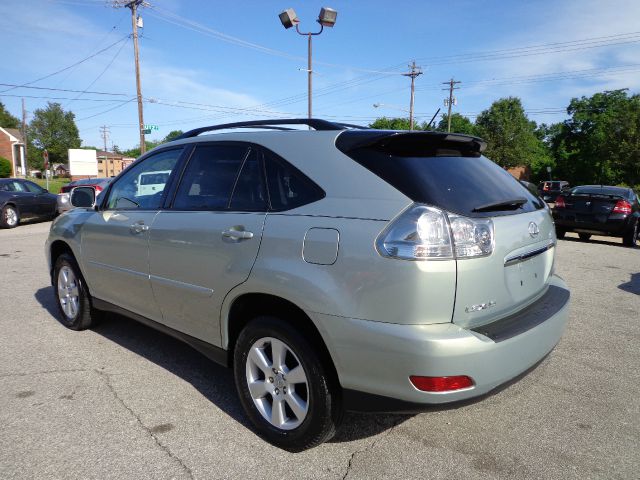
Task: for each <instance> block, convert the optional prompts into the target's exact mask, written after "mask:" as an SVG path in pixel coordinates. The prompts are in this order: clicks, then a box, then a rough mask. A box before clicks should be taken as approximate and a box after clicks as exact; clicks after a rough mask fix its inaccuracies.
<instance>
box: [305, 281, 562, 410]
mask: <svg viewBox="0 0 640 480" xmlns="http://www.w3.org/2000/svg"><path fill="white" fill-rule="evenodd" d="M551 283H552V286H553V287H554V288H555V289H557V290H556V293H558V290H560V291H561V293H562V292H563V293H564V294H562V295H555V296H554V299H553V300H552V301H546V302H545V301H542V302H536V303H535V304H534V305H532V306H530V307H529V308H528V309H527V312H526V315H527V316H528V318H529V321H531V322H533V323H531V324H529V325H528V326H527V327H526V328H524V329H523V328H522V326H518V325H517V321H514V318H515V317H511V320H509V321H507V322H506V323H505V324H503V325H502V326H497V327H495V328H494V331H493V333H494V334H495V333H496V332H498V331H501V332H505V331H506V332H510V333H507V334H503V335H498V336H495V337H494V338H496V340H492V339H491V338H489V336H487V335H489V334H490V333H489V332H488V331H487V332H485V333H486V334H487V335H483V334H482V333H479V332H478V331H472V330H468V329H464V328H461V327H459V326H457V325H455V324H452V323H443V324H435V325H398V324H390V323H382V322H372V321H367V320H358V319H353V318H344V317H336V316H329V315H322V314H317V313H310V315H311V317H312V318H313V319H314V320H315V321H316V325H318V327H319V329H320V331H321V333H322V334H323V336H325V341H326V344H327V345H328V347H329V350H330V353H331V355H332V357H333V360H334V363H335V366H336V369H337V371H338V376H339V379H340V383H341V385H342V387H343V388H344V389H345V400H346V401H347V408H348V409H350V410H359V411H402V410H407V409H408V410H414V409H415V406H416V405H417V406H420V405H430V404H441V403H448V402H455V401H460V400H466V399H469V398H473V397H477V396H480V395H483V394H485V393H487V392H489V391H491V390H493V389H494V388H496V387H498V386H499V385H501V384H504V383H506V382H508V381H509V380H512V379H513V378H515V377H517V376H518V375H520V374H522V373H523V372H525V371H527V370H528V369H529V368H531V367H532V366H534V365H535V364H536V363H538V362H539V361H540V360H542V359H543V358H544V357H545V356H546V355H547V354H548V353H549V352H550V351H551V350H552V349H553V347H554V346H555V345H556V343H557V342H558V340H559V339H560V337H561V336H562V333H563V331H564V329H565V325H566V322H567V318H568V307H569V295H568V289H567V287H566V285H565V283H564V282H563V281H562V280H561V279H560V278H559V277H552V282H551ZM545 296H546V295H545ZM543 298H544V297H543ZM507 320H508V319H507ZM516 320H517V319H516ZM523 321H527V320H526V319H525V320H523ZM497 323H499V322H496V324H497ZM514 326H515V327H514ZM488 327H489V326H485V327H484V328H485V329H486V328H488ZM514 328H515V330H514ZM510 329H511V330H510ZM518 329H519V330H518ZM523 330H524V331H523ZM410 375H422V376H454V375H468V376H470V377H471V378H472V379H473V380H474V386H473V387H471V388H468V389H465V390H459V391H454V392H446V393H430V392H422V391H419V390H417V389H416V388H415V387H414V386H413V385H412V384H411V383H410V381H409V376H410ZM385 399H387V400H390V401H389V402H386V403H385V401H384V400H385ZM394 405H395V406H394ZM398 406H399V408H398ZM403 406H404V407H407V408H403ZM409 407H410V408H409Z"/></svg>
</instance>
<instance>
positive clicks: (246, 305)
mask: <svg viewBox="0 0 640 480" xmlns="http://www.w3.org/2000/svg"><path fill="white" fill-rule="evenodd" d="M264 315H272V316H274V317H278V318H280V319H281V320H284V321H285V322H287V323H288V324H289V325H291V326H292V327H293V328H295V329H296V330H297V331H298V332H300V333H301V334H302V335H304V336H305V338H306V339H307V340H308V341H309V342H311V344H312V345H313V346H314V347H317V349H318V350H317V352H318V353H319V355H320V357H321V359H322V360H323V362H324V363H325V364H326V366H327V367H328V368H329V370H330V373H331V374H332V376H333V378H334V379H335V380H336V382H338V380H339V377H338V373H337V370H336V365H335V362H334V360H333V357H332V355H331V353H330V351H329V348H328V347H327V344H326V342H325V340H324V337H323V335H322V333H321V332H320V330H319V329H318V327H317V326H316V324H315V323H314V322H313V320H312V319H311V318H310V317H309V315H307V313H306V312H305V311H304V310H303V309H302V308H300V307H299V306H298V305H296V304H295V303H294V302H292V301H290V300H287V299H285V298H283V297H280V296H277V295H273V294H267V293H243V294H241V295H239V296H237V297H236V298H234V299H233V300H232V302H231V304H230V306H229V307H228V311H227V315H226V316H225V317H224V318H223V324H222V325H223V331H222V341H223V346H225V348H226V349H227V355H228V365H230V366H231V365H232V364H233V350H234V347H235V343H236V341H237V339H238V336H239V335H240V332H241V331H242V329H243V328H244V327H245V326H246V325H247V324H248V323H249V322H250V321H251V320H252V319H254V318H256V317H258V316H264Z"/></svg>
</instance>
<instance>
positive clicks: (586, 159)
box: [551, 90, 640, 185]
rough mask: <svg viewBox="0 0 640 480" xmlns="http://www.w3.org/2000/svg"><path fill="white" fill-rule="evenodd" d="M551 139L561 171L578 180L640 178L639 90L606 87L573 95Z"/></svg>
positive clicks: (599, 181)
mask: <svg viewBox="0 0 640 480" xmlns="http://www.w3.org/2000/svg"><path fill="white" fill-rule="evenodd" d="M567 113H568V114H569V115H571V118H569V119H568V120H566V121H565V122H564V123H563V124H562V125H561V128H560V129H559V131H558V132H557V133H556V134H555V135H554V136H553V139H552V141H551V151H552V154H553V155H554V157H555V158H556V163H557V166H558V174H559V175H561V176H562V177H563V179H566V180H569V181H570V182H572V183H573V184H578V183H595V184H610V185H616V184H618V183H626V184H628V185H637V184H638V183H640V95H637V94H636V95H631V96H629V95H628V93H627V91H626V90H614V91H605V92H600V93H596V94H594V95H592V96H591V97H581V98H579V99H578V98H574V99H572V100H571V103H570V104H569V107H568V108H567Z"/></svg>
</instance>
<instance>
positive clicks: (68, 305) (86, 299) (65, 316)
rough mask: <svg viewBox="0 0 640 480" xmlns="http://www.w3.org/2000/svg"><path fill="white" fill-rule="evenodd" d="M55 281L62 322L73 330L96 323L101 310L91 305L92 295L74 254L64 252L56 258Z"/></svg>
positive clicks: (85, 327)
mask: <svg viewBox="0 0 640 480" xmlns="http://www.w3.org/2000/svg"><path fill="white" fill-rule="evenodd" d="M53 281H54V285H53V288H54V291H55V296H56V300H57V304H58V310H59V311H60V321H61V323H62V324H63V325H64V326H65V327H67V328H70V329H71V330H85V329H87V328H89V327H91V326H93V325H95V323H96V321H97V320H98V316H99V312H97V311H95V310H94V309H93V308H92V307H91V297H90V296H89V292H88V290H87V287H86V285H85V282H84V278H82V273H81V272H80V268H79V267H78V264H77V263H76V260H75V258H73V256H72V255H69V254H68V253H63V254H62V255H60V256H59V257H58V258H57V259H56V263H55V267H54V269H53Z"/></svg>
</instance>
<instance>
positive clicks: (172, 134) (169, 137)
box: [162, 130, 184, 143]
mask: <svg viewBox="0 0 640 480" xmlns="http://www.w3.org/2000/svg"><path fill="white" fill-rule="evenodd" d="M183 133H184V132H183V131H182V130H172V131H171V132H169V133H168V134H167V136H166V137H164V138H163V139H162V143H167V142H172V141H173V140H175V139H176V138H178V137H179V136H180V135H182V134H183Z"/></svg>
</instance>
